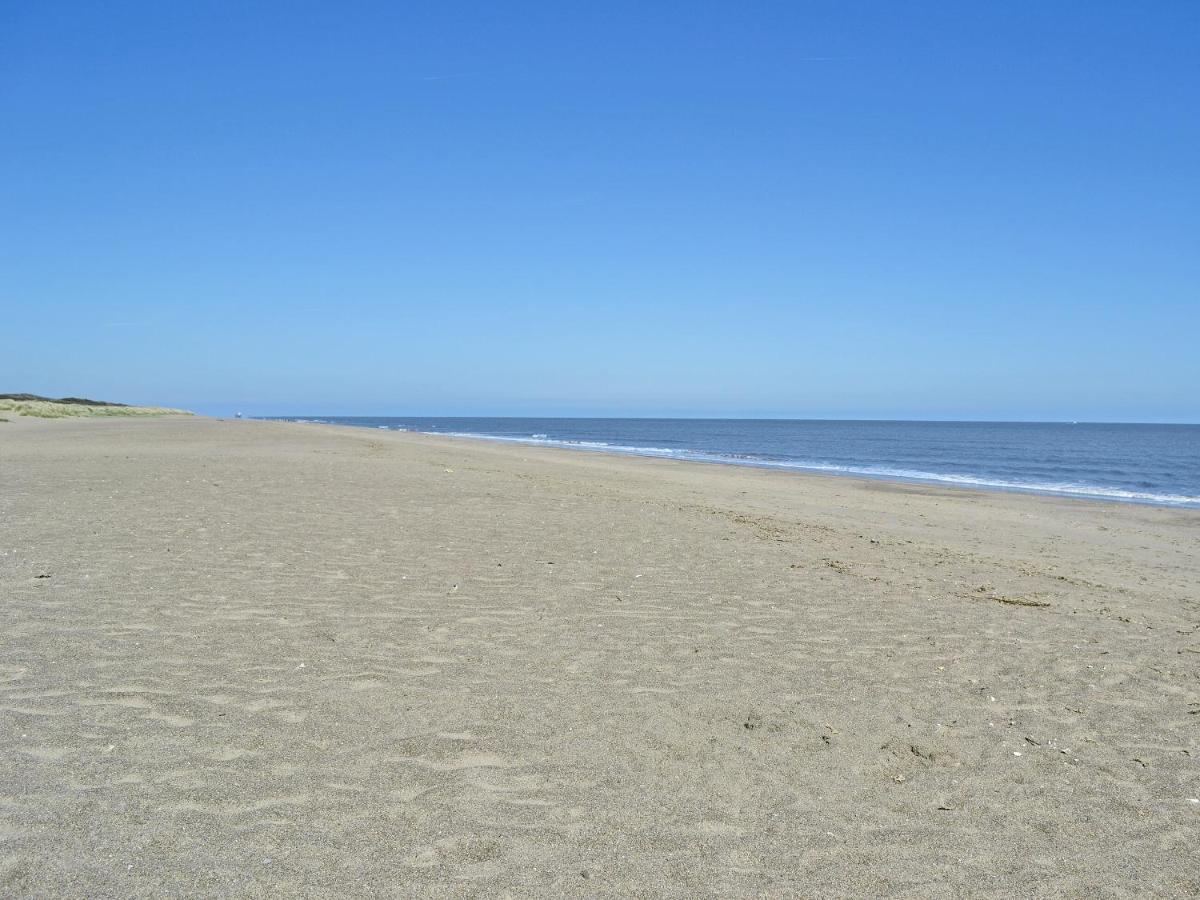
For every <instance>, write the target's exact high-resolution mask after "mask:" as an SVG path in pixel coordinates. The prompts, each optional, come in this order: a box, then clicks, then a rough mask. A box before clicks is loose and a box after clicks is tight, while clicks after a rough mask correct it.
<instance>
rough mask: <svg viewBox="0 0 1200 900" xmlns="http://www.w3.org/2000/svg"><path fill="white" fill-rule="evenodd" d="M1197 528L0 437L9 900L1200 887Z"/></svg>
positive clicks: (211, 435)
mask: <svg viewBox="0 0 1200 900" xmlns="http://www.w3.org/2000/svg"><path fill="white" fill-rule="evenodd" d="M1198 549H1200V514H1197V513H1196V512H1188V511H1179V510H1169V509H1156V508H1149V507H1138V506H1126V505H1117V504H1102V503H1095V502H1086V501H1068V500H1058V499H1049V498H1041V497H1031V496H1015V495H1004V494H987V493H979V492H972V491H965V490H941V489H933V488H926V487H917V486H904V485H889V484H882V483H872V482H866V481H855V480H850V479H839V478H823V477H819V476H804V475H796V474H790V473H781V472H771V471H758V470H750V469H736V468H729V467H718V466H705V465H702V464H695V463H679V462H671V461H665V460H647V459H632V458H619V457H609V456H602V455H593V454H586V453H571V452H569V451H559V450H551V449H541V448H538V449H535V448H524V447H513V446H504V445H494V444H487V443H483V442H472V441H467V440H451V439H444V438H434V437H424V436H420V435H410V434H398V433H384V432H374V431H369V430H353V429H344V428H334V427H329V426H318V425H298V424H282V423H265V422H220V421H214V420H207V419H178V418H166V419H157V420H147V421H122V420H94V421H49V422H47V421H30V420H20V421H13V422H11V423H0V895H3V896H70V897H109V896H113V897H117V896H121V897H126V896H156V897H163V896H178V897H195V896H268V895H269V896H287V895H303V896H330V897H332V896H508V895H511V896H530V895H536V896H560V895H599V896H605V895H621V896H629V895H636V896H661V895H665V896H677V897H693V896H709V895H719V896H817V897H826V896H829V897H832V896H907V897H921V898H926V897H948V896H1028V897H1032V896H1038V897H1044V896H1070V897H1123V896H1195V895H1197V893H1198V892H1200V851H1198V847H1200V804H1198V803H1197V798H1200V740H1198V736H1200V680H1198V673H1200V587H1198V585H1200V553H1198Z"/></svg>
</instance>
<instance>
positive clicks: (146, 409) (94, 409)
mask: <svg viewBox="0 0 1200 900" xmlns="http://www.w3.org/2000/svg"><path fill="white" fill-rule="evenodd" d="M0 413H14V414H16V415H18V416H34V417H36V418H39V419H68V418H96V417H99V416H126V417H129V416H172V415H174V416H179V415H183V416H187V415H191V413H189V412H187V411H186V410H182V409H167V408H166V407H161V406H92V405H90V404H84V403H57V402H55V401H53V400H0Z"/></svg>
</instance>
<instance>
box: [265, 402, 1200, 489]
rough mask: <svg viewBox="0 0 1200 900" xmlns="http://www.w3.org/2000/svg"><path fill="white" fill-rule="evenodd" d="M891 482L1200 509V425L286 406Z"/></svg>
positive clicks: (435, 428)
mask: <svg viewBox="0 0 1200 900" xmlns="http://www.w3.org/2000/svg"><path fill="white" fill-rule="evenodd" d="M279 418H281V419H284V420H287V421H308V422H323V423H329V424H337V425H354V426H361V427H368V428H381V429H388V430H400V431H418V432H425V433H430V434H444V435H454V436H461V437H474V438H487V439H491V440H502V441H510V442H517V443H525V444H533V445H545V446H555V447H566V448H572V449H577V450H590V451H593V452H597V451H598V452H608V453H626V454H635V455H638V456H655V457H665V458H672V459H686V460H694V461H699V462H711V463H726V464H733V465H744V466H758V467H769V468H782V469H797V470H807V471H816V472H826V473H830V474H840V475H853V476H859V477H869V478H879V479H884V480H891V481H910V482H919V483H928V484H947V485H959V486H962V487H974V488H982V489H989V490H1007V491H1021V492H1032V493H1041V494H1052V495H1057V496H1066V497H1081V498H1090V499H1100V500H1115V501H1124V502H1132V503H1149V504H1154V505H1162V506H1177V507H1185V508H1200V425H1151V424H1146V425H1139V424H1106V423H1090V422H1085V423H1059V422H904V421H833V420H784V419H590V418H589V419H569V418H462V417H436V418H430V417H419V416H389V417H372V416H312V417H299V416H289V417H279Z"/></svg>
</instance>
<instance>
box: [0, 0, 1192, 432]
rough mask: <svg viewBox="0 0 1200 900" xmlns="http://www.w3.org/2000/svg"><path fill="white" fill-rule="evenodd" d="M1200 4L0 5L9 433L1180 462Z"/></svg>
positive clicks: (2, 297) (3, 380)
mask: <svg viewBox="0 0 1200 900" xmlns="http://www.w3.org/2000/svg"><path fill="white" fill-rule="evenodd" d="M1197 34H1200V4H1198V3H1195V2H1181V3H1171V2H1165V0H1164V2H1156V3H1152V4H1133V3H1104V2H1094V0H1089V2H1078V3H1032V2H1029V3H1024V2H1018V3H1003V4H1001V3H995V4H982V3H961V2H959V3H894V2H880V3H868V2H862V3H854V2H829V3H804V2H786V3H783V2H781V3H753V2H747V3H702V2H686V3H649V4H647V3H617V2H608V3H597V4H566V3H559V2H553V3H519V2H516V3H507V4H492V3H479V4H455V3H450V2H439V3H430V4H419V3H378V4H373V3H338V4H334V3H326V4H315V3H286V4H285V3H279V4H273V3H228V4H224V3H197V4H169V3H168V4H163V3H146V4H128V3H111V4H96V3H79V4H69V3H52V2H48V3H34V4H17V3H14V2H4V0H0V116H2V121H3V122H4V123H5V134H4V138H3V140H0V312H2V315H3V320H2V321H3V322H4V327H3V328H0V391H3V390H27V391H34V392H38V393H48V394H64V393H70V394H83V395H89V396H97V397H101V398H106V399H118V400H125V401H129V402H145V403H165V404H171V405H178V406H186V407H189V408H192V409H196V410H198V411H204V412H216V413H225V412H229V411H231V410H234V409H240V410H243V411H245V412H247V413H261V414H269V413H280V414H288V413H303V412H310V413H324V414H336V413H346V414H389V413H395V414H427V415H438V414H518V415H520V414H544V415H554V414H566V415H572V414H582V415H587V414H598V415H605V414H610V415H657V414H666V415H748V416H758V415H767V416H797V417H826V416H832V417H842V416H849V417H888V418H890V417H916V418H1017V419H1028V418H1032V419H1080V420H1082V419H1107V420H1135V421H1192V422H1196V421H1200V291H1198V288H1200V115H1197V109H1200V90H1198V88H1200V57H1198V56H1197V54H1196V52H1195V43H1196V35H1197Z"/></svg>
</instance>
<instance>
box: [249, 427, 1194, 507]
mask: <svg viewBox="0 0 1200 900" xmlns="http://www.w3.org/2000/svg"><path fill="white" fill-rule="evenodd" d="M245 421H255V422H285V423H290V424H295V425H324V426H329V427H340V428H354V429H362V430H374V431H386V432H391V433H397V434H421V435H426V436H428V437H440V438H446V439H449V440H467V441H486V442H489V443H496V444H502V445H504V444H507V445H512V446H521V447H530V448H544V449H550V450H566V451H569V452H582V453H598V454H605V455H610V456H617V457H634V458H638V459H660V460H669V461H673V462H688V463H700V464H704V465H714V466H732V467H735V468H743V469H763V470H769V471H779V472H785V473H792V474H797V475H817V476H823V477H830V478H839V479H851V480H858V481H868V482H877V483H879V482H881V483H885V484H908V485H920V486H926V487H931V488H947V489H951V490H965V491H978V492H981V493H986V494H995V493H998V494H1016V495H1024V496H1037V497H1050V498H1056V499H1062V500H1072V501H1086V502H1090V503H1115V504H1118V505H1123V506H1125V505H1132V506H1148V507H1154V508H1162V509H1176V510H1191V511H1197V512H1200V500H1193V499H1190V498H1181V499H1178V500H1160V499H1146V498H1143V497H1134V496H1118V495H1117V489H1115V488H1113V489H1110V488H1104V487H1097V488H1087V487H1082V488H1080V489H1078V490H1071V489H1067V488H1053V487H1035V486H1032V485H1028V486H1027V485H1023V484H1000V483H989V482H986V481H979V480H970V478H971V477H970V476H962V477H961V480H956V479H957V478H958V476H951V475H937V474H936V473H929V477H922V476H919V475H912V476H905V475H900V474H889V473H874V472H865V471H855V470H852V469H848V468H847V467H837V466H827V467H822V466H820V465H816V464H813V465H804V464H800V463H789V462H783V461H778V462H776V461H770V460H763V461H761V462H759V461H754V460H748V459H747V460H738V459H727V458H720V457H718V456H716V455H714V454H710V455H708V456H706V455H705V454H703V453H702V452H700V451H688V450H681V451H675V450H672V451H668V452H653V451H652V448H637V447H614V446H586V445H582V442H576V443H579V444H581V445H578V446H575V445H572V442H571V441H567V440H550V439H536V438H514V437H506V436H500V435H490V434H483V433H469V432H454V433H450V432H446V433H442V432H436V431H421V430H419V429H409V428H397V427H390V426H383V425H365V424H364V425H352V424H349V423H345V422H332V421H328V420H322V419H300V418H289V417H270V416H268V417H253V418H250V419H248V420H245ZM1001 424H1010V423H1001ZM1035 424H1042V423H1035ZM1049 424H1060V423H1049ZM1100 424H1106V423H1100ZM1184 427H1186V426H1184ZM685 454H686V455H685ZM981 477H982V476H981Z"/></svg>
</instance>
